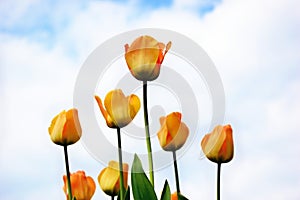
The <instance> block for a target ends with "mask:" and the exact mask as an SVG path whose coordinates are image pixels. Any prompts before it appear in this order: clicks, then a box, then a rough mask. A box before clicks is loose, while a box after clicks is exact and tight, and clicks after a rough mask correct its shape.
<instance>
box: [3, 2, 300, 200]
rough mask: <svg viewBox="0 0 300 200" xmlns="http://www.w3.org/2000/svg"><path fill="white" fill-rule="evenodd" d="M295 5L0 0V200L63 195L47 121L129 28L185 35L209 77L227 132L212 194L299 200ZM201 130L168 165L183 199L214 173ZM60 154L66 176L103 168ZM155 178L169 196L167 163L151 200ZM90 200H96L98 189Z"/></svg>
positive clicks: (199, 192) (74, 153)
mask: <svg viewBox="0 0 300 200" xmlns="http://www.w3.org/2000/svg"><path fill="white" fill-rule="evenodd" d="M299 6H300V2H299V1H295V0H277V1H271V0H261V1H259V0H241V1H235V0H224V1H219V0H216V1H209V0H200V1H197V0H173V1H172V0H168V1H146V0H144V1H137V0H127V1H122V0H116V1H79V0H78V1H73V2H72V4H71V3H68V2H67V1H50V0H49V1H48V0H46V1H38V0H22V1H21V0H20V1H14V2H13V1H1V2H0V93H1V99H0V109H1V115H0V117H1V118H0V121H1V126H0V131H1V133H2V134H1V138H0V180H1V181H0V188H1V189H0V199H5V200H15V199H24V200H29V199H30V200H32V199H41V198H43V199H45V200H47V199H49V200H50V199H64V198H65V197H64V193H63V191H62V186H63V181H62V175H63V174H64V172H65V171H64V170H65V168H64V162H63V150H62V148H60V147H59V146H57V145H55V144H53V143H52V142H51V140H50V137H49V134H48V130H47V129H48V127H49V125H50V122H51V120H52V118H53V117H54V116H55V115H56V114H58V113H59V112H60V111H61V110H63V109H69V108H71V107H72V106H73V92H74V85H75V82H76V78H77V75H78V73H79V71H80V69H81V67H82V65H83V63H84V62H85V60H86V59H87V58H88V56H89V55H90V54H91V53H92V52H93V51H94V50H95V49H96V48H97V47H98V46H99V45H101V44H102V43H103V42H105V41H107V40H108V39H110V38H112V37H113V36H115V35H118V34H121V33H123V32H126V31H130V30H134V29H140V28H162V29H169V30H172V31H176V32H178V33H180V34H183V35H185V36H187V37H188V38H190V39H192V40H193V41H195V42H196V43H197V44H199V45H200V46H201V47H202V48H203V49H204V50H205V51H206V52H207V54H208V55H209V57H210V58H211V59H212V61H213V62H214V64H215V66H216V68H217V70H218V72H219V74H220V76H221V79H222V82H223V86H224V92H225V96H226V113H225V119H224V124H228V123H230V124H231V125H232V127H233V134H234V144H235V155H234V158H233V160H232V161H231V162H230V163H228V164H224V165H223V167H222V186H221V190H222V192H221V194H222V197H223V199H246V200H253V199H255V200H262V199H272V200H283V199H290V200H298V199H300V190H299V187H300V171H299V169H300V162H299V158H300V145H299V144H298V140H299V139H300V135H299V130H298V122H299V117H298V116H299V114H300V105H299V102H300V101H299V100H300V93H299V91H300V76H299V75H300V69H299V66H300V57H299V52H300V45H299V44H300V29H299V27H300V13H299V12H298V8H299ZM129 42H130V41H129ZM166 42H167V41H166ZM191 53H195V52H191ZM101 92H102V93H103V94H104V93H106V92H108V91H106V90H104V91H101ZM204 111H205V109H204ZM98 116H99V123H100V124H101V123H103V119H102V118H100V117H101V116H100V115H98ZM187 123H188V121H187ZM153 129H154V128H153ZM154 130H155V129H154ZM204 131H209V130H204ZM204 131H203V132H200V133H196V135H197V136H196V138H195V142H194V143H193V144H192V145H191V146H190V148H189V149H188V150H187V152H186V153H185V155H184V156H183V157H182V158H181V159H179V161H178V164H179V173H180V180H181V190H182V193H183V194H184V195H185V196H187V197H188V198H189V199H193V200H194V199H207V200H210V199H215V189H216V187H215V179H216V166H215V165H214V164H213V163H211V162H209V161H208V160H207V159H201V158H200V157H201V148H200V141H201V137H202V136H203V135H204V134H205V133H206V132H204ZM83 134H84V132H83ZM125 145H126V144H125ZM69 154H70V162H71V171H73V172H74V171H77V170H81V169H83V170H85V171H86V174H87V175H89V176H92V177H93V178H94V179H95V181H96V179H97V176H98V174H99V172H100V171H101V170H102V169H103V168H104V166H103V164H102V163H100V162H99V161H97V160H96V159H94V157H93V156H92V155H90V154H89V153H88V151H87V149H86V148H85V147H84V145H83V144H82V143H80V142H78V143H76V144H74V145H72V146H70V147H69ZM166 178H167V179H168V180H169V182H170V187H171V190H172V192H174V191H175V182H174V177H173V168H172V167H167V168H165V169H163V170H160V171H157V172H156V191H157V192H158V193H159V192H160V191H161V190H162V187H163V183H164V180H165V179H166ZM93 199H107V196H105V194H104V193H103V192H102V191H101V189H100V187H99V185H98V183H97V189H96V193H95V195H94V198H93Z"/></svg>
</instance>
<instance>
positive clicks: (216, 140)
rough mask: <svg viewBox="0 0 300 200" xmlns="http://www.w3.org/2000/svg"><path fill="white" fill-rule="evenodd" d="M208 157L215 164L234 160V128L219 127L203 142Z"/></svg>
mask: <svg viewBox="0 0 300 200" xmlns="http://www.w3.org/2000/svg"><path fill="white" fill-rule="evenodd" d="M201 146H202V150H203V152H204V154H205V155H206V157H207V158H208V159H209V160H210V161H212V162H215V163H227V162H229V161H231V160H232V158H233V139H232V128H231V126H230V125H225V126H221V125H218V126H216V127H215V128H214V130H213V131H212V132H211V133H208V134H206V135H205V136H204V138H203V139H202V142H201Z"/></svg>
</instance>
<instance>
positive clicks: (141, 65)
mask: <svg viewBox="0 0 300 200" xmlns="http://www.w3.org/2000/svg"><path fill="white" fill-rule="evenodd" d="M170 48H171V42H168V44H167V45H165V44H163V43H161V42H158V41H157V40H156V39H154V38H153V37H151V36H148V35H144V36H140V37H138V38H137V39H135V40H134V41H133V42H132V44H131V45H130V46H129V45H128V44H126V45H125V60H126V63H127V66H128V68H129V70H130V72H131V74H132V75H133V76H134V77H135V78H136V79H138V80H141V81H152V80H155V79H156V78H157V77H158V76H159V73H160V67H161V64H162V62H163V60H164V57H165V55H166V53H167V52H168V51H169V49H170Z"/></svg>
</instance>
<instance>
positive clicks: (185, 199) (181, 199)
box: [178, 194, 189, 200]
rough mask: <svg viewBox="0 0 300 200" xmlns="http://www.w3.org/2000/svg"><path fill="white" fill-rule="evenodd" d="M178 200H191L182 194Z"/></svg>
mask: <svg viewBox="0 0 300 200" xmlns="http://www.w3.org/2000/svg"><path fill="white" fill-rule="evenodd" d="M178 200H189V199H188V198H186V197H185V196H183V195H182V194H178Z"/></svg>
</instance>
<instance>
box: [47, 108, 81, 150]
mask: <svg viewBox="0 0 300 200" xmlns="http://www.w3.org/2000/svg"><path fill="white" fill-rule="evenodd" d="M48 131H49V134H50V137H51V140H52V141H53V142H54V143H55V144H58V145H62V146H65V145H70V144H74V143H76V142H77V141H78V140H79V139H80V137H81V127H80V123H79V119H78V111H77V110H76V109H75V108H73V109H70V110H68V111H67V112H66V111H65V110H63V111H62V112H61V113H59V114H58V115H57V116H55V117H54V118H53V120H52V122H51V125H50V127H49V128H48Z"/></svg>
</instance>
